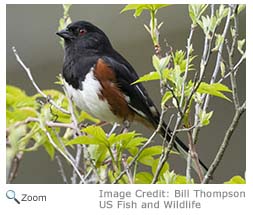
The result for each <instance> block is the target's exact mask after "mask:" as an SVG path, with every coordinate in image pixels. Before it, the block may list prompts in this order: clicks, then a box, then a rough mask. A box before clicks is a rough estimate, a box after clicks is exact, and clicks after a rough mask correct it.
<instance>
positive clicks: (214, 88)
mask: <svg viewBox="0 0 253 215" xmlns="http://www.w3.org/2000/svg"><path fill="white" fill-rule="evenodd" d="M220 91H224V92H231V90H230V89H229V88H228V87H227V86H225V85H223V84H221V83H213V84H208V83H205V82H202V83H201V84H200V86H199V88H198V89H197V92H198V93H205V94H210V95H213V96H217V97H220V98H223V99H226V100H228V101H231V100H230V99H229V98H228V97H226V96H225V95H224V94H223V93H222V92H220Z"/></svg>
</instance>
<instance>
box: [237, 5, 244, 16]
mask: <svg viewBox="0 0 253 215" xmlns="http://www.w3.org/2000/svg"><path fill="white" fill-rule="evenodd" d="M245 8H246V5H245V4H240V5H239V6H238V9H237V14H239V13H241V12H242V11H243V10H244V9H245Z"/></svg>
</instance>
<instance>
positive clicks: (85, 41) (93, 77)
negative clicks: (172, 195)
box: [56, 21, 208, 174]
mask: <svg viewBox="0 0 253 215" xmlns="http://www.w3.org/2000/svg"><path fill="white" fill-rule="evenodd" d="M56 34H57V35H58V36H60V37H61V38H63V39H64V60H63V61H64V62H63V70H62V74H63V78H64V82H65V87H66V90H67V92H68V95H69V96H70V97H71V98H72V100H73V101H74V103H75V104H76V105H77V106H78V107H79V108H80V109H81V110H83V111H85V112H86V113H88V114H90V115H91V116H93V117H95V118H97V119H100V120H101V121H105V122H108V123H118V124H123V125H124V126H126V127H127V126H129V125H130V124H131V123H132V122H134V121H136V122H140V123H142V124H144V125H145V126H147V127H149V128H152V129H156V128H157V127H158V125H159V121H160V113H159V111H158V109H157V107H156V105H155V104H154V102H153V101H152V99H151V98H150V96H149V95H148V92H147V90H146V89H145V88H144V86H143V84H142V83H136V84H133V83H134V82H135V81H136V80H138V79H139V76H138V74H137V72H136V71H135V69H134V68H133V66H132V65H131V64H130V63H129V62H128V61H127V60H126V59H125V58H124V57H123V56H122V55H121V54H120V53H119V52H117V51H116V50H115V49H114V47H113V46H112V44H111V42H110V40H109V38H108V37H107V35H106V34H105V33H104V31H103V30H101V29H100V28H99V27H97V26H95V25H94V24H92V23H91V22H88V21H75V22H72V23H70V24H69V25H67V27H66V28H64V29H62V30H60V31H58V32H56ZM171 133H172V131H171V130H170V129H168V130H167V125H166V123H165V122H163V123H162V126H161V129H160V134H161V136H162V137H163V138H166V140H167V141H170V139H171ZM173 147H174V149H175V150H176V151H178V152H179V154H180V155H181V156H182V157H183V158H184V159H187V157H188V151H189V149H188V147H187V146H186V145H185V144H184V143H183V142H182V141H181V140H180V139H179V138H178V137H175V139H174V143H173ZM194 163H195V162H192V165H193V168H194V169H195V171H197V166H196V165H195V164H194ZM200 166H201V170H202V173H203V174H205V173H206V172H207V170H208V169H207V167H206V166H205V165H204V163H203V162H202V161H200Z"/></svg>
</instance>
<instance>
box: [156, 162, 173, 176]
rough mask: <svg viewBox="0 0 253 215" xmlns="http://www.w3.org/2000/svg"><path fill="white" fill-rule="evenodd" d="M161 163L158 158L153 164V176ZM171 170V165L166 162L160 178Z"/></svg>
mask: <svg viewBox="0 0 253 215" xmlns="http://www.w3.org/2000/svg"><path fill="white" fill-rule="evenodd" d="M159 161H160V159H159V158H158V159H156V160H154V162H153V165H152V173H153V175H154V174H155V172H156V169H157V166H158V164H159ZM168 170H169V164H168V163H167V162H166V163H165V164H164V165H163V168H162V170H161V172H160V176H161V175H163V174H164V173H165V172H166V171H168Z"/></svg>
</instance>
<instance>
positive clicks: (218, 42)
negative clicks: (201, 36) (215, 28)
mask: <svg viewBox="0 0 253 215" xmlns="http://www.w3.org/2000/svg"><path fill="white" fill-rule="evenodd" d="M215 36H216V40H215V47H214V48H213V49H212V51H218V50H219V48H220V46H221V45H222V44H223V42H224V37H223V36H222V35H221V34H216V35H215Z"/></svg>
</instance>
